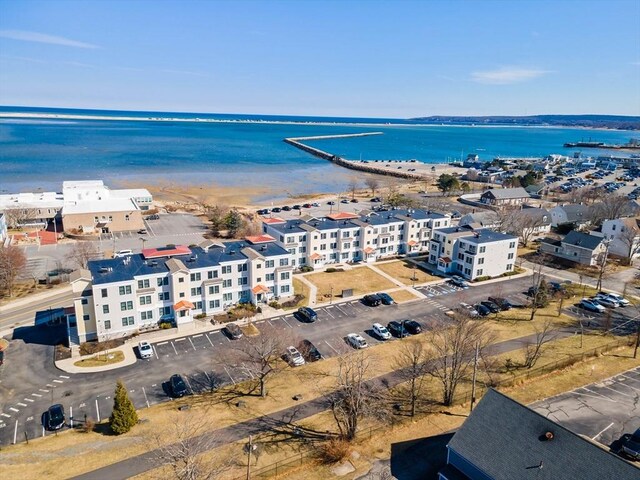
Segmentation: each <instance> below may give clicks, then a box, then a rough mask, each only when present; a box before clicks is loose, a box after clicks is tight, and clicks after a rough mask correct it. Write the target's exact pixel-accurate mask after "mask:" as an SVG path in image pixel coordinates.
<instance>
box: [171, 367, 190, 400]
mask: <svg viewBox="0 0 640 480" xmlns="http://www.w3.org/2000/svg"><path fill="white" fill-rule="evenodd" d="M169 390H171V396H172V397H173V398H180V397H184V396H185V395H188V394H189V389H188V388H187V384H186V383H185V382H184V379H183V378H182V375H179V374H177V373H176V374H175V375H171V378H170V379H169Z"/></svg>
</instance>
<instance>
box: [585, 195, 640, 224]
mask: <svg viewBox="0 0 640 480" xmlns="http://www.w3.org/2000/svg"><path fill="white" fill-rule="evenodd" d="M631 214H633V212H632V211H631V208H630V203H629V199H628V198H627V197H626V196H622V195H607V196H605V197H603V198H602V201H600V202H598V203H596V204H594V205H593V212H592V222H593V223H594V224H595V225H600V224H601V223H602V221H603V220H611V219H615V218H620V217H625V216H628V215H631Z"/></svg>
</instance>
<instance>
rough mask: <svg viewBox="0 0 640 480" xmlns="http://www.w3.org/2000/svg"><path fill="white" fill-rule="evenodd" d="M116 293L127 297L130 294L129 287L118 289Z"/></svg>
mask: <svg viewBox="0 0 640 480" xmlns="http://www.w3.org/2000/svg"><path fill="white" fill-rule="evenodd" d="M118 293H119V294H120V295H129V294H130V293H131V285H125V286H121V287H118Z"/></svg>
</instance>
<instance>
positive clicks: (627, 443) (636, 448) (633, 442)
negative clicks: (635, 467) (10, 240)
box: [620, 428, 640, 460]
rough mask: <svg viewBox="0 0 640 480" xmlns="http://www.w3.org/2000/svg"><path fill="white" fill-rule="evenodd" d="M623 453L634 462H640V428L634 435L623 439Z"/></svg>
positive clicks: (625, 436)
mask: <svg viewBox="0 0 640 480" xmlns="http://www.w3.org/2000/svg"><path fill="white" fill-rule="evenodd" d="M620 450H621V453H622V454H623V455H625V456H627V457H629V458H632V459H634V460H640V428H639V429H637V430H636V431H635V432H634V433H633V435H629V434H627V435H624V436H623V438H622V447H621V449H620Z"/></svg>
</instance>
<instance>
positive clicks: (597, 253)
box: [540, 230, 607, 266]
mask: <svg viewBox="0 0 640 480" xmlns="http://www.w3.org/2000/svg"><path fill="white" fill-rule="evenodd" d="M606 250H607V242H606V241H605V239H604V238H603V237H601V236H596V235H590V234H588V233H582V232H578V231H575V230H572V231H570V232H569V234H568V235H567V236H566V237H564V238H563V239H562V240H555V239H550V238H543V239H541V240H540V252H541V253H546V254H549V255H552V256H554V257H557V258H561V259H565V260H571V261H572V262H576V263H579V264H581V265H590V266H595V265H600V264H601V262H602V260H603V258H604V255H605V252H606Z"/></svg>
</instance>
